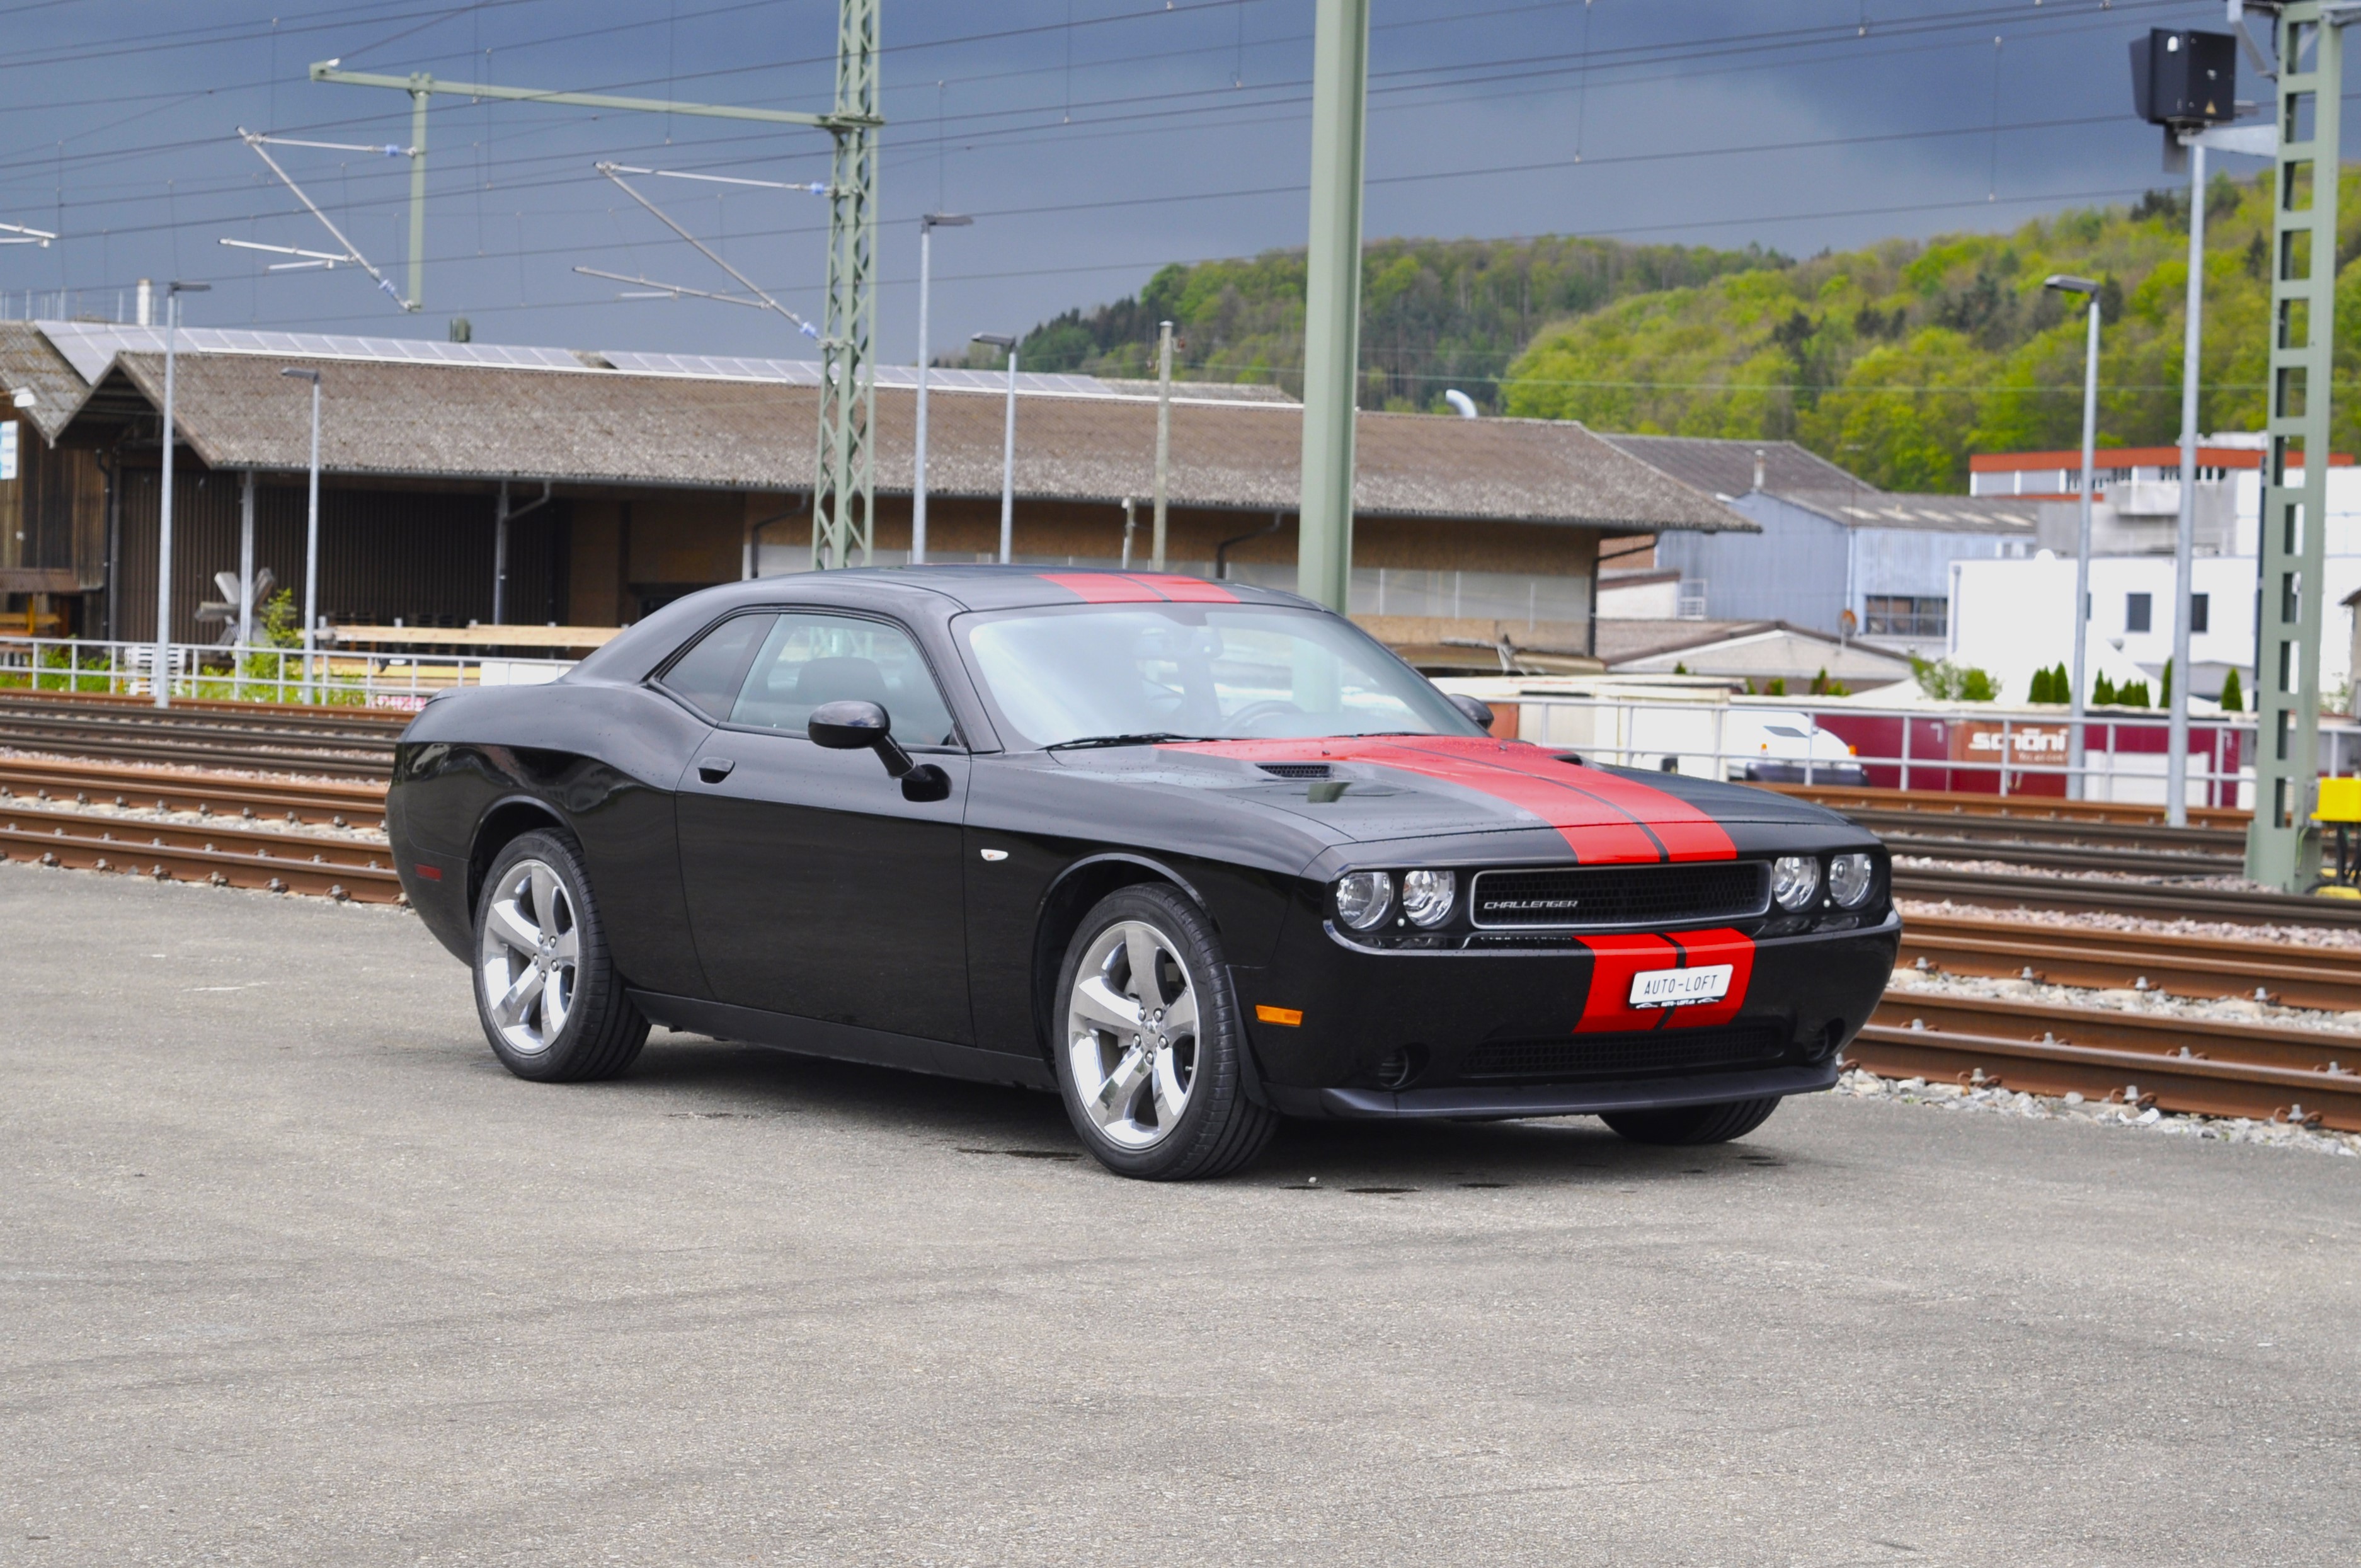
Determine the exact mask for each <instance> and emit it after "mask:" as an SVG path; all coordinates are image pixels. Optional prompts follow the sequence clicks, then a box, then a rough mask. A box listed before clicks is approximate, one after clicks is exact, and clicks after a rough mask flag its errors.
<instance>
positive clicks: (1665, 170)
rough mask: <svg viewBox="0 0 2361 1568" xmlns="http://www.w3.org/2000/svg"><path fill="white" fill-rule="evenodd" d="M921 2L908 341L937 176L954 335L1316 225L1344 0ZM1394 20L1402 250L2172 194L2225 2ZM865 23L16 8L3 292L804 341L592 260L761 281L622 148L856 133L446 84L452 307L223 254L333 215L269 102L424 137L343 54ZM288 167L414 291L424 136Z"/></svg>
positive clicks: (1391, 70)
mask: <svg viewBox="0 0 2361 1568" xmlns="http://www.w3.org/2000/svg"><path fill="white" fill-rule="evenodd" d="M886 5H887V9H886V12H885V19H884V30H885V41H886V44H887V47H888V50H889V53H888V56H887V61H886V67H885V82H886V114H887V117H888V119H889V121H890V122H891V125H890V128H889V129H888V131H887V132H886V140H885V148H886V151H885V157H884V174H883V177H882V188H883V194H884V213H885V214H886V219H887V222H886V225H885V227H884V231H883V234H882V236H881V250H882V257H881V270H882V273H883V276H884V278H885V280H887V286H886V288H885V291H884V294H883V296H882V311H881V319H880V323H879V327H880V340H881V348H882V350H883V352H884V353H885V354H887V355H888V356H892V357H895V358H905V359H906V358H907V357H909V356H911V355H912V354H913V353H914V352H915V321H916V311H915V308H914V307H915V301H914V297H913V295H914V291H913V287H912V283H913V280H914V279H915V275H916V272H917V232H916V225H915V221H914V220H915V218H916V216H917V214H918V213H920V212H922V211H926V210H928V209H931V208H935V207H937V206H943V207H948V208H953V209H958V210H962V211H969V212H973V213H975V214H979V221H978V223H977V225H976V226H974V227H973V228H971V229H966V230H961V231H956V232H953V233H950V234H947V235H945V236H943V237H942V239H941V240H940V242H939V248H938V251H937V258H936V263H937V264H936V271H937V298H936V321H937V329H936V335H937V340H938V343H939V345H940V344H950V343H955V342H957V341H960V340H961V339H963V338H964V337H965V336H966V335H967V334H969V333H971V332H976V331H1008V330H1016V329H1021V328H1024V327H1027V326H1029V325H1031V324H1032V323H1035V322H1037V321H1039V320H1041V319H1042V318H1044V317H1047V316H1049V315H1051V314H1054V313H1057V312H1058V311H1060V310H1061V309H1063V308H1065V307H1067V306H1068V305H1071V304H1087V303H1090V302H1096V301H1102V300H1106V299H1110V298H1114V297H1116V296H1119V295H1122V294H1125V293H1128V292H1130V291H1133V290H1134V289H1136V288H1137V286H1138V285H1139V283H1140V282H1141V281H1143V280H1145V279H1146V278H1147V276H1148V273H1149V272H1150V271H1152V270H1153V269H1154V267H1155V266H1156V265H1157V264H1159V263H1160V262H1162V261H1164V260H1168V259H1173V260H1184V259H1191V258H1204V257H1215V256H1233V255H1242V254H1251V253H1253V252H1255V251H1258V250H1262V249H1265V248H1268V247H1283V246H1289V245H1294V244H1298V243H1301V236H1302V233H1303V223H1304V195H1303V193H1302V191H1301V182H1302V181H1303V179H1304V176H1305V170H1306V167H1307V163H1308V148H1307V139H1306V138H1307V135H1308V131H1307V116H1308V107H1309V104H1308V99H1309V77H1310V74H1311V63H1312V40H1311V36H1310V33H1311V25H1312V6H1311V5H1310V4H1309V3H1308V0H1213V3H1210V4H1209V3H1206V0H1173V3H1172V4H1171V5H1170V6H1169V7H1166V6H1163V5H1159V4H1158V0H1017V3H1007V4H996V5H948V4H941V3H936V4H924V5H922V4H916V3H910V0H886ZM1375 12H1376V23H1377V30H1376V33H1375V36H1374V39H1373V43H1372V48H1371V60H1370V70H1371V115H1370V127H1369V153H1368V172H1369V175H1370V181H1371V183H1370V187H1369V191H1368V195H1367V228H1368V232H1369V233H1370V234H1371V235H1372V236H1378V235H1441V236H1462V235H1466V236H1499V235H1525V234H1538V233H1594V234H1614V235H1620V236H1627V237H1631V238H1645V239H1665V240H1678V241H1682V242H1687V243H1701V244H1713V245H1728V246H1742V245H1745V244H1747V243H1749V242H1755V243H1760V244H1763V245H1765V246H1770V247H1777V248H1779V249H1782V250H1785V251H1788V252H1791V253H1798V254H1801V253H1809V252H1812V251H1817V250H1819V249H1821V248H1823V247H1847V246H1852V245H1858V244H1861V243H1864V242H1866V241H1869V240H1872V239H1875V238H1878V237H1880V236H1887V235H1909V236H1923V235H1927V234H1933V233H1938V232H1941V231H1944V230H1947V229H1960V228H1992V227H1999V226H2006V225H2013V224H2015V223H2016V222H2020V221H2022V220H2023V219H2024V218H2025V217H2026V216H2030V215H2033V214H2037V213H2040V212H2044V211H2048V210H2054V209H2055V208H2057V207H2059V206H2060V205H2068V204H2076V203H2094V202H2102V201H2106V200H2111V199H2116V200H2119V199H2123V198H2124V197H2125V195H2126V194H2128V193H2133V192H2137V191H2138V190H2140V189H2142V188H2144V187H2146V186H2149V185H2156V184H2162V183H2165V182H2167V181H2166V177H2165V176H2164V175H2162V174H2161V173H2160V172H2159V171H2158V137H2157V133H2155V132H2154V131H2153V130H2151V129H2149V128H2148V127H2147V126H2141V125H2139V124H2137V123H2136V122H2135V121H2133V120H2132V118H2131V115H2130V105H2129V91H2128V81H2127V71H2126V67H2125V41H2126V40H2127V39H2128V38H2131V37H2133V36H2135V35H2136V34H2137V33H2138V32H2140V31H2142V30H2143V29H2145V28H2147V27H2151V26H2166V25H2173V26H2187V25H2197V26H2207V27H2220V26H2222V25H2223V22H2222V16H2223V9H2222V6H2221V5H2219V4H2218V3H2215V4H2193V3H2182V0H2114V3H2113V4H2112V5H2109V4H2103V3H2101V0H2072V3H2067V0H2046V3H2040V4H2037V3H2035V0H2013V3H2010V4H1986V5H1977V4H1975V3H1974V0H1911V3H1909V4H1902V3H1899V0H1868V3H1866V4H1864V3H1863V0H1751V3H1735V0H1727V3H1717V0H1670V3H1667V0H1596V3H1595V4H1592V5H1587V6H1586V5H1583V4H1582V3H1581V0H1554V3H1546V4H1533V3H1530V0H1526V3H1519V0H1459V3H1452V0H1378V3H1377V5H1376V7H1375ZM835 15H836V13H835V6H834V5H830V4H824V3H820V0H768V3H759V4H747V3H744V0H736V3H733V0H668V4H667V5H664V6H658V5H653V4H648V3H645V0H642V3H641V4H638V5H620V4H615V3H612V0H490V3H489V4H486V5H478V6H476V7H473V8H469V9H464V10H459V11H456V12H451V11H448V10H447V8H444V7H436V6H434V5H431V4H427V3H426V0H396V4H394V5H387V4H384V3H382V0H380V3H378V4H373V5H322V6H316V7H314V8H313V9H311V10H308V11H306V12H303V13H302V14H301V15H298V14H295V13H293V12H292V11H291V10H290V11H286V12H282V13H280V14H278V15H277V18H276V22H275V25H274V20H273V16H274V13H273V12H272V11H271V10H270V9H269V7H268V6H264V5H255V4H248V3H247V0H229V3H222V4H208V5H192V4H133V3H130V0H73V3H72V4H38V3H36V4H31V5H16V6H13V7H10V8H9V10H8V11H7V12H6V13H0V23H5V27H7V29H8V36H9V38H10V52H9V54H8V55H7V56H5V57H0V221H6V222H15V223H20V224H29V225H37V226H40V227H44V228H57V229H60V231H61V232H63V233H64V234H65V235H66V236H67V237H66V238H65V239H64V240H62V241H60V243H59V244H58V245H56V246H53V247H50V248H49V249H48V250H37V249H34V248H32V247H7V248H5V249H0V291H5V292H6V293H7V295H8V296H9V299H10V313H22V310H23V308H24V306H23V296H24V293H25V291H27V290H35V291H56V290H59V289H60V288H62V289H66V290H69V291H79V295H80V298H79V300H78V302H70V304H74V305H76V306H77V307H78V308H80V309H83V310H88V311H93V312H98V313H110V312H112V311H113V310H114V308H115V299H116V297H117V295H118V293H120V292H125V291H128V290H129V288H130V287H131V284H132V282H133V280H136V279H137V278H139V277H143V276H144V277H155V278H162V277H167V276H182V277H197V278H207V279H211V280H214V282H215V284H216V291H215V292H214V293H213V294H212V295H210V296H207V297H205V298H203V300H202V301H201V302H199V303H198V304H197V305H196V306H194V307H193V308H192V320H195V319H203V320H207V321H212V322H215V323H219V324H225V325H226V324H236V325H246V324H259V325H265V326H272V325H278V326H297V327H306V328H313V329H321V330H341V331H372V332H389V333H395V334H417V333H426V334H436V335H439V334H441V332H442V330H443V327H444V323H445V320H446V319H447V318H448V317H449V316H450V315H452V314H455V313H457V314H465V315H467V316H468V317H470V318H471V319H472V321H473V323H475V328H476V332H477V334H478V337H481V338H485V339H499V340H502V341H511V342H544V343H564V344H569V345H582V346H590V345H603V346H614V347H644V348H675V349H683V350H701V351H706V352H740V353H770V354H794V353H796V352H798V345H799V344H800V343H801V341H802V340H799V339H797V338H796V337H795V336H794V334H793V333H792V330H791V329H788V328H787V327H785V323H778V322H776V320H775V318H768V317H765V316H763V315H762V314H759V313H755V312H752V311H748V310H738V309H732V308H730V307H728V306H725V305H719V304H709V303H702V302H686V303H673V302H617V301H616V300H614V299H613V297H612V296H613V293H614V286H613V285H610V284H607V283H602V282H598V281H597V280H591V279H587V278H583V277H579V276H577V275H576V274H575V273H574V272H573V271H572V270H571V268H572V267H574V266H575V265H577V264H581V265H588V266H592V267H598V268H601V269H606V270H609V271H614V272H625V273H632V274H640V275H644V276H648V277H651V278H655V279H659V280H667V281H673V282H678V283H684V284H689V285H692V286H696V287H699V288H719V289H727V288H729V287H730V283H729V280H728V279H727V278H725V277H723V276H722V275H721V274H719V272H718V271H716V270H715V269H712V268H711V267H710V266H709V265H708V263H706V262H705V261H703V260H702V259H701V258H698V257H697V255H696V254H695V253H694V252H692V251H690V250H689V249H688V248H687V247H685V246H683V245H682V244H680V243H679V242H678V241H677V240H675V239H673V238H671V237H670V236H668V235H667V234H666V233H665V231H664V229H663V228H662V227H661V226H660V225H657V224H656V222H655V221H654V220H653V218H650V217H648V216H647V215H646V214H642V213H641V212H640V211H639V210H638V209H636V208H634V207H633V206H631V203H630V202H629V201H628V199H626V198H624V197H623V196H622V195H621V193H620V192H617V191H615V190H614V189H613V188H612V187H611V186H609V185H608V184H607V183H606V182H605V181H602V180H600V179H599V178H598V176H597V175H596V174H595V173H594V172H593V171H592V169H591V167H590V166H591V164H592V163H593V162H594V161H595V160H597V159H602V158H605V159H619V160H621V161H625V162H632V163H643V164H650V165H659V166H670V167H679V168H686V169H695V170H708V171H712V172H720V173H730V174H737V175H744V176H752V177H757V178H764V179H779V180H792V181H810V180H821V179H825V178H826V177H827V172H828V158H827V144H826V138H825V137H821V136H819V135H818V134H817V133H810V132H803V131H796V130H779V129H774V128H772V127H767V126H764V127H754V126H745V125H743V124H738V123H731V122H727V121H711V120H697V119H690V118H686V117H681V116H671V117H666V116H655V115H614V114H608V115H593V114H589V113H587V112H583V111H577V110H561V109H553V108H548V107H544V106H537V105H530V104H470V103H467V101H465V100H459V99H452V98H438V99H437V100H436V101H435V106H434V111H433V116H432V121H431V130H430V143H431V152H432V161H431V168H432V175H433V181H432V190H433V199H432V203H431V207H430V215H429V220H428V231H429V232H428V240H429V247H428V248H429V254H430V257H431V258H432V260H431V263H430V267H429V275H428V305H429V313H428V314H427V316H426V318H425V319H424V320H423V321H422V320H418V319H415V318H409V319H405V318H404V317H402V316H401V315H400V314H398V313H396V312H394V311H393V310H391V309H390V307H389V306H388V305H387V303H386V302H385V300H384V298H383V296H381V295H379V294H378V293H376V292H375V291H372V290H371V289H370V288H369V286H368V282H367V280H365V279H361V278H358V277H356V276H355V275H353V274H352V273H350V272H349V271H346V270H341V269H340V270H338V271H337V272H335V273H333V274H321V273H295V274H279V275H266V274H264V273H263V271H262V262H263V260H264V259H266V258H260V257H258V256H256V255H254V254H253V253H250V252H237V251H232V250H228V249H225V248H223V247H220V246H219V245H218V243H217V242H218V240H219V239H221V238H222V237H225V236H228V237H235V238H243V239H253V240H257V241H260V242H264V243H274V244H281V245H294V246H301V247H305V248H318V247H320V246H321V243H322V241H323V239H324V236H323V235H322V233H321V232H320V230H319V229H318V227H317V225H315V224H313V221H312V220H311V219H310V218H308V217H305V216H303V215H302V214H301V213H300V212H298V211H296V210H295V208H294V205H293V203H292V201H291V199H290V198H289V197H288V196H287V195H286V193H285V192H283V191H281V190H280V189H278V188H276V187H275V185H274V184H273V183H272V182H270V181H269V180H268V179H267V177H266V176H265V175H264V171H263V170H262V168H261V165H260V164H259V162H258V160H257V159H255V158H254V157H253V156H252V155H251V154H250V153H249V152H247V150H246V149H244V148H241V147H240V146H238V145H237V143H236V140H235V139H234V137H233V131H234V129H235V127H236V126H239V125H241V124H244V125H248V126H257V127H263V126H269V127H275V128H278V129H280V130H282V131H285V132H286V133H287V134H290V135H296V136H303V137H310V138H312V139H317V140H329V141H351V142H356V143H385V142H401V143H406V142H407V141H408V139H409V123H408V122H409V116H408V113H407V103H406V100H404V99H403V98H402V97H401V95H400V94H398V93H390V92H372V91H366V90H361V89H356V88H348V87H331V86H324V85H316V84H313V83H311V82H308V81H306V80H305V78H304V67H305V65H306V64H307V63H308V62H309V61H311V60H318V59H325V58H329V57H342V58H343V59H344V60H345V61H346V64H347V66H348V67H350V68H352V69H357V70H371V71H386V72H392V73H406V72H408V71H422V70H423V71H433V72H434V73H436V74H437V75H440V76H445V77H449V78H456V79H460V80H467V79H471V78H473V79H480V80H491V81H497V82H511V83H519V84H525V85H535V86H548V87H592V88H601V89H605V90H609V91H615V92H621V93H634V94H645V95H649V96H658V97H678V98H683V99H700V100H706V101H715V102H723V103H733V104H762V105H769V106H786V107H803V108H818V107H824V106H826V105H827V104H828V103H829V100H830V97H831V93H832V81H833V65H832V60H831V53H832V49H833V47H834V37H835ZM1070 20H1071V24H1072V25H1071V26H1069V23H1070ZM405 35H406V36H405ZM1996 38H1997V39H1998V40H1999V41H1998V42H1997V44H1996V43H1995V42H1994V40H1995V39H1996ZM2248 95H2249V96H2253V95H2255V94H2254V93H2252V92H2251V90H2249V91H2248ZM1995 127H1997V128H1995ZM283 157H284V161H285V162H286V164H287V166H288V168H289V169H290V170H291V172H293V173H294V174H295V175H296V177H297V179H298V180H300V181H303V182H304V184H305V186H306V188H307V189H308V190H309V191H311V192H312V193H313V195H314V196H315V198H317V199H318V200H319V201H320V202H321V203H322V205H323V206H324V207H325V208H326V209H327V210H328V211H329V213H330V214H331V215H333V216H335V218H336V219H337V220H338V221H339V222H340V223H342V224H346V225H347V226H348V232H349V233H350V234H351V235H352V236H353V238H354V239H355V241H356V242H357V244H358V245H359V246H360V247H361V248H362V249H363V250H364V252H366V253H367V254H368V256H369V257H370V258H371V259H372V260H374V261H376V262H377V263H378V264H379V266H380V267H382V268H384V269H387V270H388V271H389V272H390V273H392V274H393V275H394V276H395V277H396V278H397V280H399V278H400V276H401V271H400V269H401V263H402V262H403V261H404V259H405V257H406V249H407V228H406V224H407V217H406V209H405V205H404V200H405V197H406V193H407V165H406V162H405V160H402V159H386V158H383V157H381V156H380V157H374V158H372V157H370V156H368V155H366V154H352V153H340V152H331V151H322V150H311V149H300V148H298V149H289V150H288V151H287V152H286V153H285V154H284V155H283ZM2239 161H2240V162H2242V163H2243V160H2239ZM644 183H645V188H646V189H647V191H648V192H649V193H650V194H651V195H652V196H654V197H655V198H656V199H657V200H659V201H661V202H663V203H665V204H666V206H667V207H668V208H669V209H670V210H672V211H673V212H674V213H675V215H676V216H677V217H678V218H679V219H680V220H681V221H682V222H683V223H684V224H686V225H688V226H689V227H691V228H692V229H694V230H696V231H697V233H698V234H699V235H700V236H710V237H711V238H712V240H713V242H714V243H715V244H716V245H717V246H718V247H719V248H721V249H723V250H724V252H725V253H726V254H727V255H729V257H730V258H731V260H732V261H733V262H734V263H735V264H737V265H738V266H740V267H741V268H742V269H745V270H747V271H748V272H750V273H751V274H752V275H753V276H754V277H755V278H756V279H757V280H759V281H761V282H762V283H763V285H764V286H765V287H766V288H771V289H773V290H774V291H776V292H777V294H778V296H779V297H780V298H781V299H782V300H783V301H784V302H786V303H788V304H790V305H791V306H793V307H794V308H796V309H797V310H800V311H803V312H805V313H807V314H808V313H813V312H814V311H816V309H817V306H818V293H819V283H820V276H821V268H822V232H823V230H822V225H823V224H824V219H825V214H824V211H823V208H822V205H821V203H819V202H818V200H816V199H814V198H813V197H810V196H808V195H804V194H799V193H791V192H754V191H736V192H730V191H728V190H725V189H723V188H717V187H710V186H696V185H691V184H687V183H686V182H679V181H646V182H644Z"/></svg>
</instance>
